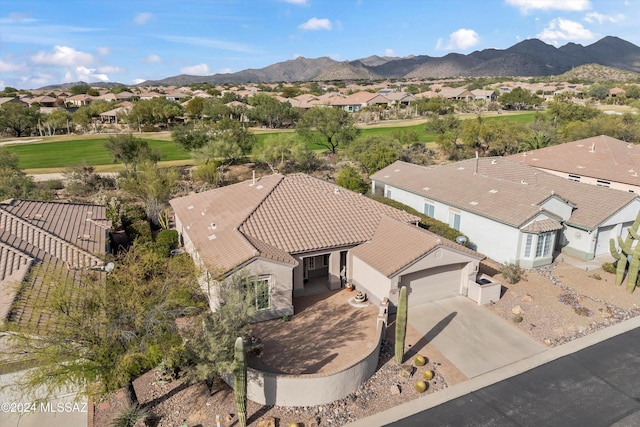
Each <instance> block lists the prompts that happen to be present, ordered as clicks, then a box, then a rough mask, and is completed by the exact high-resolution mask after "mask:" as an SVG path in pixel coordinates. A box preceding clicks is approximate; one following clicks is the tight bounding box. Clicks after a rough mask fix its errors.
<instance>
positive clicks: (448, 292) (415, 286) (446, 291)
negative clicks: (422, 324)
mask: <svg viewBox="0 0 640 427" xmlns="http://www.w3.org/2000/svg"><path fill="white" fill-rule="evenodd" d="M462 265H463V264H452V265H444V266H441V267H434V268H429V269H427V270H423V271H418V272H415V273H409V274H407V275H404V276H402V282H401V283H402V285H403V286H406V287H407V291H408V294H409V306H414V305H420V304H425V303H428V302H431V301H438V300H441V299H445V298H451V297H454V296H458V295H460V274H461V269H462Z"/></svg>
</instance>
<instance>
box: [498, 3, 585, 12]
mask: <svg viewBox="0 0 640 427" xmlns="http://www.w3.org/2000/svg"><path fill="white" fill-rule="evenodd" d="M506 2H507V4H508V5H510V6H515V7H517V8H518V9H520V12H522V13H529V11H531V10H567V11H581V10H587V9H589V8H590V7H591V2H590V1H589V0H506Z"/></svg>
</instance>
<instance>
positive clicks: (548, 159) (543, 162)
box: [507, 135, 640, 194]
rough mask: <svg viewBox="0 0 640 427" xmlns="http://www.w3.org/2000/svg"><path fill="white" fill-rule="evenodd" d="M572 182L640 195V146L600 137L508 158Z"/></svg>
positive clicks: (603, 136)
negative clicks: (639, 174)
mask: <svg viewBox="0 0 640 427" xmlns="http://www.w3.org/2000/svg"><path fill="white" fill-rule="evenodd" d="M507 159H509V160H512V161H514V162H518V163H523V164H526V165H529V166H533V167H535V168H537V169H540V170H543V171H545V172H549V173H551V174H553V175H557V176H560V177H562V178H566V179H569V180H571V181H577V182H584V183H586V184H592V185H597V186H600V187H609V188H613V189H616V190H622V191H629V192H632V193H639V194H640V177H639V176H638V173H639V172H640V145H635V144H632V143H629V142H624V141H621V140H619V139H615V138H612V137H610V136H605V135H600V136H594V137H592V138H586V139H580V140H578V141H573V142H566V143H564V144H560V145H553V146H550V147H545V148H540V149H538V150H533V151H527V152H524V153H519V154H514V155H511V156H508V157H507Z"/></svg>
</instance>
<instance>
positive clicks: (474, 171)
mask: <svg viewBox="0 0 640 427" xmlns="http://www.w3.org/2000/svg"><path fill="white" fill-rule="evenodd" d="M473 174H474V175H477V174H478V152H477V151H476V164H475V167H474V169H473Z"/></svg>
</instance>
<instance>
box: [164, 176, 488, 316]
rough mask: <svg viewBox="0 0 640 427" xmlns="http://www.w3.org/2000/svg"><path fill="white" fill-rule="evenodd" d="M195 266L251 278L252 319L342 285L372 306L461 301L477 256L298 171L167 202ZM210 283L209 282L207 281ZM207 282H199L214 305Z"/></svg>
mask: <svg viewBox="0 0 640 427" xmlns="http://www.w3.org/2000/svg"><path fill="white" fill-rule="evenodd" d="M170 203H171V206H172V207H173V209H174V211H175V221H176V229H177V231H178V232H179V233H180V236H181V239H182V241H183V244H184V248H185V250H186V251H187V252H189V253H190V254H191V255H192V256H193V257H194V259H195V260H196V262H198V263H200V264H201V265H203V266H204V267H205V269H206V270H207V271H209V272H211V273H212V274H213V275H216V276H218V277H220V276H222V277H227V276H229V275H232V274H234V273H235V272H238V271H240V270H243V271H247V272H249V273H251V274H252V275H253V276H255V277H256V282H255V286H256V290H257V299H256V305H257V308H258V309H259V317H258V319H259V320H265V319H272V318H279V317H282V316H283V315H291V314H293V298H294V297H297V296H303V295H306V294H309V293H310V292H315V291H318V290H321V291H322V290H334V289H340V288H341V287H343V286H344V285H345V281H352V282H353V283H355V285H356V288H357V289H359V290H363V291H364V292H366V293H367V296H368V298H369V299H370V300H371V301H372V302H374V303H380V302H381V301H382V300H383V299H384V298H389V299H390V300H391V302H394V303H395V302H396V301H397V291H398V288H399V287H400V286H402V285H406V286H408V287H409V289H410V292H409V294H410V301H411V303H412V304H419V303H424V302H426V301H431V300H437V299H440V298H445V297H449V296H453V295H460V294H463V295H467V293H468V288H469V282H470V281H472V282H475V279H476V275H477V272H478V263H479V260H480V259H481V256H480V255H479V254H477V253H475V252H473V251H471V250H469V249H467V248H465V247H463V246H461V245H458V244H457V243H454V242H450V241H447V240H445V239H442V238H440V237H439V236H436V235H435V234H432V233H430V232H427V231H425V230H423V229H421V228H419V227H417V226H416V225H415V223H417V221H418V218H417V217H415V216H413V215H410V214H407V213H406V212H404V211H399V210H397V209H393V208H391V207H388V206H386V205H383V204H381V203H378V202H376V201H374V200H372V199H370V198H368V197H366V196H362V195H359V194H356V193H354V192H351V191H349V190H346V189H344V188H341V187H338V186H336V185H335V184H331V183H329V182H325V181H322V180H319V179H316V178H313V177H310V176H308V175H304V174H293V175H287V176H284V175H280V174H275V175H270V176H266V177H263V178H260V179H257V180H249V181H245V182H241V183H238V184H234V185H230V186H227V187H222V188H218V189H214V190H210V191H205V192H202V193H198V194H193V195H190V196H186V197H181V198H177V199H173V200H171V202H170ZM205 277H209V275H205ZM213 285H214V283H206V281H205V283H203V288H204V289H205V291H206V292H209V295H210V298H211V304H212V308H213V309H215V304H216V302H215V296H214V293H213V292H212V291H210V289H215V286H213Z"/></svg>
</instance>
